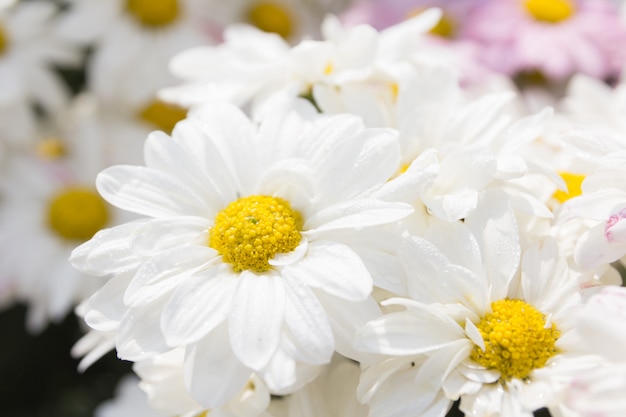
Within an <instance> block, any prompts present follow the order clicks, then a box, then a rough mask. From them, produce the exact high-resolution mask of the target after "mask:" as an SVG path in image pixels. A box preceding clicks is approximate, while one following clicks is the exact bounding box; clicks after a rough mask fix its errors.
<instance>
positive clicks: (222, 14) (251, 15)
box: [206, 0, 341, 43]
mask: <svg viewBox="0 0 626 417" xmlns="http://www.w3.org/2000/svg"><path fill="white" fill-rule="evenodd" d="M206 3H207V4H206V7H207V8H208V9H210V10H211V14H210V16H209V18H208V19H209V20H210V21H211V22H213V23H214V24H216V25H217V26H218V27H221V28H226V27H228V26H230V25H232V24H237V23H244V24H248V25H251V26H254V27H256V28H257V29H259V30H262V31H264V32H268V33H274V34H276V35H279V36H280V37H282V38H283V39H284V40H285V41H287V42H289V43H295V42H297V41H300V40H302V38H318V37H319V27H320V23H321V22H322V20H323V18H324V16H325V15H326V14H327V13H331V12H332V10H331V9H330V8H322V7H320V6H319V5H317V4H316V3H318V1H310V0H231V1H228V2H224V1H221V0H207V2H206ZM336 3H338V4H335V5H334V8H335V9H336V8H337V7H338V6H340V4H339V3H341V2H336Z"/></svg>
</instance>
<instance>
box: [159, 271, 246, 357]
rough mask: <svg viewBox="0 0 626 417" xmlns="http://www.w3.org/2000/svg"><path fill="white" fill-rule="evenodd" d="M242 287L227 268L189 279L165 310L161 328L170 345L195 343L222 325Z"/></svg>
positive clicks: (178, 289)
mask: <svg viewBox="0 0 626 417" xmlns="http://www.w3.org/2000/svg"><path fill="white" fill-rule="evenodd" d="M238 284H239V282H238V280H237V278H236V277H234V276H232V274H231V273H230V271H228V267H226V266H224V265H216V266H214V267H212V268H210V269H208V270H206V271H202V272H201V273H199V274H197V275H195V276H192V277H190V278H187V279H186V280H185V282H184V283H182V284H180V285H179V286H178V288H176V290H175V291H174V294H173V295H172V297H171V298H170V299H169V301H168V302H167V304H165V307H164V308H163V315H162V316H161V328H162V329H163V333H164V335H165V340H166V341H167V343H168V344H169V345H171V346H180V345H186V344H191V343H195V342H196V341H198V340H200V339H201V338H202V337H204V336H205V335H206V334H207V333H209V332H210V331H211V330H213V329H214V328H215V327H216V326H218V325H219V324H220V323H222V322H223V321H224V320H225V319H226V318H227V317H228V314H229V312H230V305H231V300H232V298H233V294H234V293H235V291H236V289H237V285H238Z"/></svg>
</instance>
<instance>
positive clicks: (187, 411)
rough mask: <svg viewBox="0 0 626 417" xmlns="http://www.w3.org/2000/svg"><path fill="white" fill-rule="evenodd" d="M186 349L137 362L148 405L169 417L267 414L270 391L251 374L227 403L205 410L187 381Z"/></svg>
mask: <svg viewBox="0 0 626 417" xmlns="http://www.w3.org/2000/svg"><path fill="white" fill-rule="evenodd" d="M183 362H184V349H176V350H173V351H171V352H167V353H164V354H163V355H159V356H157V357H154V358H152V359H148V360H145V361H141V362H136V363H135V364H134V365H133V370H134V371H135V373H136V374H137V375H138V376H139V378H140V379H141V380H140V381H139V387H140V388H141V390H142V391H144V393H145V394H146V395H147V397H148V402H149V404H150V405H151V406H152V407H153V408H154V409H155V410H159V411H160V412H163V413H165V414H166V415H169V416H172V417H173V416H180V417H193V416H203V417H206V416H207V415H208V414H217V415H221V416H225V417H255V416H267V415H268V414H267V413H266V412H265V410H266V409H267V407H268V405H269V404H270V393H269V391H268V389H267V387H266V386H265V384H264V383H263V382H262V381H261V380H260V379H259V378H258V377H257V376H256V375H254V374H253V375H251V377H250V379H249V380H248V382H247V383H246V384H245V386H244V387H243V388H242V389H241V390H240V391H239V392H238V393H237V394H236V395H235V396H234V397H233V398H232V399H231V400H230V401H229V402H228V403H226V404H224V405H223V406H222V407H219V408H213V409H205V408H203V407H202V406H201V405H199V404H198V403H197V402H195V401H194V400H193V398H191V396H190V395H189V392H188V391H187V389H186V388H185V383H184V370H183Z"/></svg>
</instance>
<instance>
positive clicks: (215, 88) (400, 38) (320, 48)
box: [161, 9, 440, 108]
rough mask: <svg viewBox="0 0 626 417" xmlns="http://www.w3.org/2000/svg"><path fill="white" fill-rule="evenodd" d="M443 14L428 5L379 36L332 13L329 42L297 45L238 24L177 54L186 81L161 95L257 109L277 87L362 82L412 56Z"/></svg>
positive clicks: (304, 89) (188, 103)
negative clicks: (381, 66) (219, 39)
mask: <svg viewBox="0 0 626 417" xmlns="http://www.w3.org/2000/svg"><path fill="white" fill-rule="evenodd" d="M439 15H440V12H439V10H436V9H433V10H429V11H428V12H425V13H422V14H421V15H419V16H417V17H415V18H413V19H411V20H409V21H407V22H404V23H403V24H401V25H398V26H395V27H393V28H389V29H387V30H384V31H382V32H380V33H378V32H376V30H375V29H373V28H372V27H370V26H367V25H360V26H355V27H353V28H350V29H345V28H343V27H342V26H341V24H340V23H339V21H338V20H337V18H336V17H334V16H328V17H327V18H326V19H325V20H324V22H323V25H322V33H323V40H321V41H313V40H303V41H302V42H300V43H299V44H297V45H296V46H294V47H293V48H291V47H290V46H289V44H287V43H286V42H285V41H284V40H283V39H281V38H280V37H279V36H277V35H275V34H269V33H264V32H262V31H260V30H257V29H255V28H253V27H249V26H243V25H234V26H231V27H229V28H228V29H227V30H226V31H225V33H224V43H222V44H220V45H218V46H216V47H199V48H193V49H190V50H188V51H185V52H182V53H181V54H179V55H177V56H176V57H174V59H173V60H172V62H171V64H170V68H171V70H172V72H173V73H174V74H175V75H176V76H177V77H179V78H180V79H182V80H184V81H185V82H186V84H184V85H182V86H180V87H173V88H169V89H165V90H163V91H162V92H161V96H162V97H163V99H165V100H166V101H168V102H173V103H177V104H179V105H182V106H184V107H194V106H198V105H200V104H202V103H205V102H207V101H213V100H215V98H219V99H225V100H229V101H232V102H234V103H237V104H239V105H244V104H247V103H252V104H253V107H254V108H256V107H257V106H259V105H261V104H262V103H263V102H264V100H265V99H266V98H267V97H269V96H271V95H272V94H273V93H276V92H279V91H283V92H285V91H286V92H288V93H289V94H291V95H292V96H298V95H300V96H310V95H311V92H312V91H313V92H314V90H315V86H316V85H318V84H327V85H333V86H341V85H343V84H345V83H348V82H350V81H357V80H362V79H364V78H366V77H367V76H368V75H369V74H370V73H371V72H372V71H373V70H374V68H375V67H376V65H378V63H380V62H394V61H398V60H401V59H403V58H404V57H406V56H407V55H410V54H411V52H412V49H413V48H412V47H413V46H414V45H415V43H416V42H418V40H419V37H420V36H421V35H422V34H423V33H425V32H426V31H428V30H429V29H430V28H431V27H432V26H434V25H435V24H436V22H437V19H438V18H439ZM312 99H313V100H315V97H312Z"/></svg>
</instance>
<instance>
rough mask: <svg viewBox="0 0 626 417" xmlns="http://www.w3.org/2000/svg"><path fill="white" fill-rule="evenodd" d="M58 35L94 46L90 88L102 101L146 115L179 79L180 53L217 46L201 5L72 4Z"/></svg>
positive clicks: (167, 1) (188, 1) (112, 0)
mask: <svg viewBox="0 0 626 417" xmlns="http://www.w3.org/2000/svg"><path fill="white" fill-rule="evenodd" d="M69 3H70V4H69V5H68V9H67V10H66V11H65V12H64V14H63V15H62V17H61V19H60V23H59V25H58V26H59V28H58V30H57V33H58V34H59V36H61V37H62V38H63V39H66V40H68V41H71V42H74V43H75V44H77V45H83V46H91V47H92V48H93V54H92V55H90V57H89V61H88V62H87V65H86V72H87V86H88V88H89V89H90V90H91V91H92V92H94V93H95V94H96V95H97V96H98V98H99V99H101V100H103V101H104V102H105V103H107V104H110V105H112V106H113V107H116V108H118V109H119V108H121V109H124V110H125V111H130V112H137V113H141V112H142V111H145V110H146V109H149V107H150V106H153V105H155V103H154V102H155V93H156V91H157V90H158V89H160V88H163V87H165V86H169V85H174V84H175V83H176V79H175V78H174V77H173V76H172V75H171V74H170V73H169V71H168V69H167V65H168V62H169V60H170V59H171V58H172V56H174V55H175V54H176V53H178V52H180V51H182V50H185V49H187V48H190V47H192V46H197V45H205V44H209V43H212V42H213V39H212V36H211V34H209V33H207V32H208V31H207V30H206V28H205V22H204V20H203V16H205V15H206V13H207V12H206V9H204V5H203V2H202V1H201V0H72V1H70V2H69Z"/></svg>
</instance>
